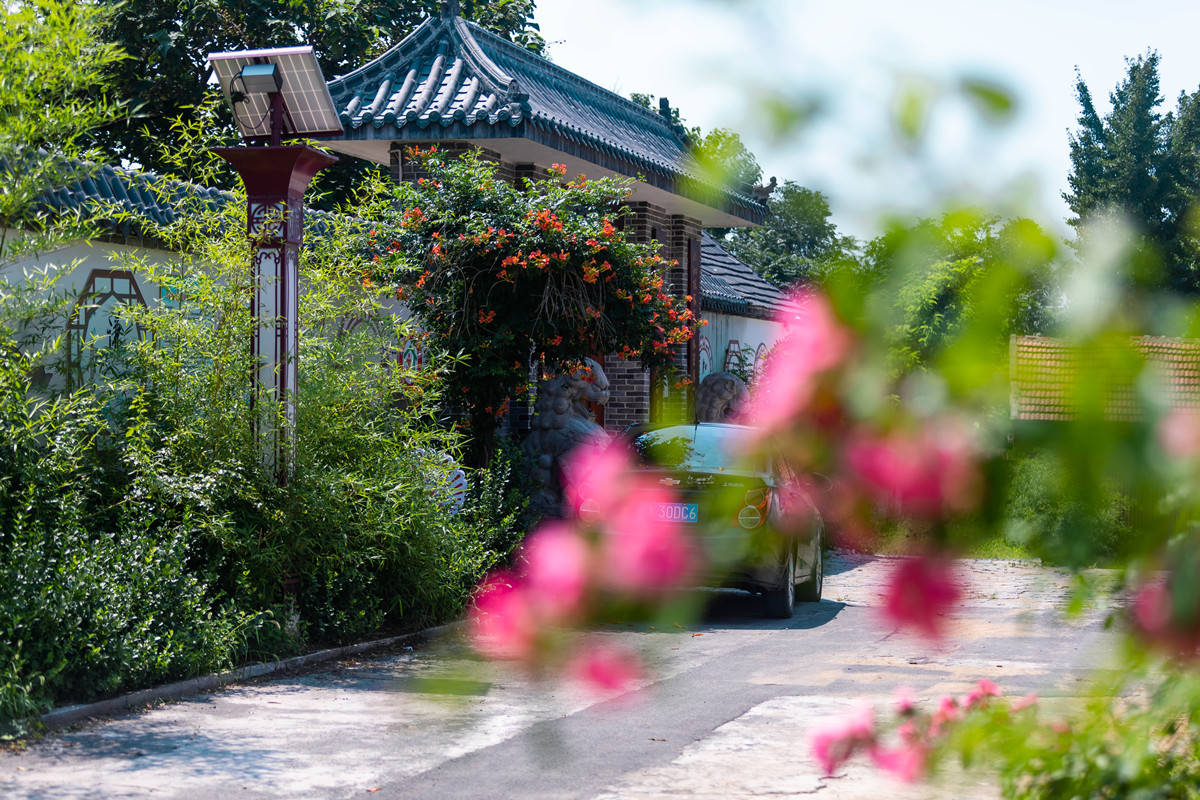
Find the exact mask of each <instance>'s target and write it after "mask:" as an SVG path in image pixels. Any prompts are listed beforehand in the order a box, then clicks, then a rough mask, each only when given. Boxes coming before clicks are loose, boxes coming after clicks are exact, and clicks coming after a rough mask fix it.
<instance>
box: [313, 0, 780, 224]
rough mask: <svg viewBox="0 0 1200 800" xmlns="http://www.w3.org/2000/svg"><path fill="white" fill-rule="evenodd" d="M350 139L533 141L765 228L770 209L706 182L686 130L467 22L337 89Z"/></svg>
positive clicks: (433, 22)
mask: <svg viewBox="0 0 1200 800" xmlns="http://www.w3.org/2000/svg"><path fill="white" fill-rule="evenodd" d="M329 92H330V95H331V96H332V97H333V101H334V105H335V107H336V108H338V109H339V113H340V115H341V120H342V125H343V126H344V128H345V134H344V136H342V137H340V138H342V139H346V140H376V139H379V140H387V141H428V140H431V139H487V138H520V137H523V138H527V139H531V140H533V141H536V142H539V143H541V144H544V145H547V146H549V147H552V148H554V149H556V150H559V151H560V152H564V153H570V154H572V155H576V156H579V157H580V158H584V159H586V160H589V161H591V162H592V163H596V164H599V165H600V166H602V167H605V168H608V169H612V170H613V171H615V172H618V173H620V174H623V175H628V176H630V177H639V176H640V177H643V178H644V179H645V180H647V181H648V182H650V183H653V184H655V185H658V186H660V187H661V188H666V189H670V190H672V191H677V192H679V193H681V194H689V195H692V196H693V198H694V199H697V200H700V201H701V202H705V203H706V204H708V205H717V206H721V207H724V208H726V209H727V210H728V211H730V213H733V214H736V215H737V216H739V217H741V218H743V219H746V220H748V221H751V222H761V221H762V218H763V216H764V215H765V206H764V205H763V204H762V203H761V202H759V201H758V200H756V199H755V198H753V197H751V196H749V195H747V194H743V193H741V192H736V191H730V190H727V189H721V188H718V187H713V186H708V185H706V184H704V183H703V182H702V181H701V180H700V179H699V178H698V177H697V176H696V175H695V174H693V173H692V172H690V171H689V169H688V167H687V163H688V154H687V146H686V142H685V140H684V134H683V131H682V129H681V128H679V127H678V126H675V125H673V124H672V123H671V122H670V121H669V120H668V119H666V118H665V117H664V116H663V115H661V114H658V113H655V112H654V111H651V110H650V109H647V108H643V107H642V106H639V105H638V104H637V103H634V102H633V101H631V100H628V99H626V98H624V97H621V96H620V95H618V94H616V93H614V92H610V91H608V90H607V89H603V88H601V87H600V86H597V85H596V84H594V83H591V82H590V81H587V80H584V79H583V78H581V77H579V76H578V75H576V74H574V73H572V72H569V71H567V70H565V69H563V68H562V67H559V66H557V65H556V64H554V63H552V62H550V61H548V60H546V59H545V58H542V57H541V56H539V55H537V54H535V53H531V52H530V51H528V50H526V49H525V48H523V47H520V46H518V45H516V44H513V43H512V42H509V41H507V40H505V39H502V38H500V37H499V36H496V35H494V34H492V33H489V32H488V31H485V30H484V29H483V28H480V27H479V26H477V25H475V24H473V23H469V22H467V21H465V20H463V19H461V18H459V17H434V18H430V19H428V20H426V21H425V22H424V23H422V24H421V25H420V27H418V28H417V29H416V30H415V31H413V32H412V33H411V34H409V35H408V36H407V37H405V38H404V40H403V41H401V42H400V43H399V44H397V45H396V46H395V47H393V48H391V49H390V50H388V51H387V52H385V53H384V54H382V55H381V56H379V57H378V58H376V59H375V60H374V61H372V62H370V63H369V64H366V65H365V66H363V67H361V68H359V69H357V70H355V71H354V72H351V73H349V74H347V75H344V76H342V77H339V78H336V79H335V80H332V81H330V82H329Z"/></svg>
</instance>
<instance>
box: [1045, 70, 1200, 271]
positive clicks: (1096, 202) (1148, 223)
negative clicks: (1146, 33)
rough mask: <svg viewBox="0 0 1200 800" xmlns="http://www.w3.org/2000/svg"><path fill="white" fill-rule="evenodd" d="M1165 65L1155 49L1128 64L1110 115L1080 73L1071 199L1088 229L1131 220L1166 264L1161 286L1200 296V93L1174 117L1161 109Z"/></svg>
mask: <svg viewBox="0 0 1200 800" xmlns="http://www.w3.org/2000/svg"><path fill="white" fill-rule="evenodd" d="M1158 64H1159V57H1158V54H1157V53H1155V52H1149V53H1147V54H1146V55H1144V56H1138V57H1137V58H1134V59H1126V66H1127V70H1126V74H1125V77H1124V79H1123V80H1122V81H1121V82H1120V83H1119V84H1117V86H1116V88H1115V89H1113V91H1112V93H1111V94H1110V95H1109V101H1110V103H1111V106H1112V108H1111V109H1110V110H1109V112H1108V114H1106V115H1105V116H1103V117H1101V116H1100V114H1099V113H1097V111H1096V107H1095V104H1094V103H1093V101H1092V95H1091V92H1090V91H1089V89H1088V87H1087V84H1086V83H1085V82H1084V80H1083V77H1082V76H1080V75H1078V73H1077V75H1076V83H1075V90H1076V96H1077V97H1078V100H1079V106H1080V113H1079V118H1078V122H1079V127H1078V129H1077V130H1076V131H1075V132H1073V133H1072V134H1071V136H1070V145H1071V174H1070V175H1069V176H1068V185H1069V187H1070V191H1068V192H1064V193H1063V198H1064V199H1065V200H1066V201H1067V205H1068V206H1069V207H1070V209H1071V212H1072V214H1073V216H1072V218H1071V219H1070V224H1071V225H1073V226H1075V227H1077V228H1079V229H1081V230H1082V229H1083V227H1084V225H1085V223H1086V222H1087V220H1088V219H1089V218H1091V217H1092V216H1094V215H1096V214H1100V213H1105V212H1109V211H1116V212H1120V213H1122V214H1123V215H1125V216H1126V217H1127V218H1128V219H1129V220H1130V221H1131V222H1132V223H1133V224H1134V226H1135V227H1136V229H1137V231H1138V233H1139V234H1140V235H1141V236H1142V237H1143V242H1144V244H1146V245H1147V246H1148V247H1150V248H1152V249H1153V250H1156V251H1157V253H1158V255H1159V256H1160V257H1161V259H1162V263H1163V268H1164V269H1163V271H1162V272H1161V273H1160V275H1159V277H1158V278H1157V279H1156V282H1158V283H1161V284H1164V285H1166V286H1168V287H1169V288H1172V289H1175V290H1177V291H1184V292H1188V293H1193V294H1194V293H1200V271H1198V258H1197V256H1198V255H1200V252H1198V250H1197V248H1196V244H1195V241H1194V237H1193V236H1191V235H1190V234H1189V233H1188V211H1189V210H1190V209H1191V208H1192V206H1193V205H1194V204H1195V203H1196V201H1197V189H1198V187H1200V176H1198V175H1197V168H1198V167H1200V91H1197V92H1195V93H1193V94H1190V95H1189V94H1187V93H1181V94H1180V96H1179V99H1178V104H1177V108H1176V111H1175V112H1174V113H1171V112H1169V111H1166V112H1164V111H1162V110H1160V106H1161V105H1162V102H1163V98H1162V95H1161V94H1160V90H1159V78H1158Z"/></svg>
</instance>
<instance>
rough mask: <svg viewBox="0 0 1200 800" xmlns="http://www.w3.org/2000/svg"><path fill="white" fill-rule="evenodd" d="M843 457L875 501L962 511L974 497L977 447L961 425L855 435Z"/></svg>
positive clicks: (926, 511)
mask: <svg viewBox="0 0 1200 800" xmlns="http://www.w3.org/2000/svg"><path fill="white" fill-rule="evenodd" d="M844 455H845V459H846V464H847V466H848V467H849V469H850V471H851V472H852V473H853V474H854V475H855V476H856V477H857V478H858V480H859V481H861V482H862V483H863V484H864V486H865V487H866V489H867V491H868V492H869V493H870V494H871V495H873V496H874V498H875V500H876V502H878V503H881V504H885V505H886V504H892V503H894V504H896V505H898V506H899V507H900V509H901V510H903V511H905V512H908V513H912V514H921V515H930V516H933V515H938V514H943V513H946V512H948V511H965V510H967V509H969V508H971V507H972V506H973V505H974V504H975V502H976V501H977V499H978V495H979V483H980V478H979V469H978V466H977V465H976V449H975V445H974V440H973V437H972V436H971V435H970V432H969V431H968V429H967V428H966V426H965V425H962V424H958V423H955V422H941V423H938V424H936V425H930V426H928V427H926V428H925V429H924V430H922V431H920V432H918V433H915V434H914V433H906V432H900V431H897V432H894V433H891V434H888V435H886V436H876V435H874V434H860V435H858V436H856V437H854V438H853V439H852V440H851V441H850V443H849V444H848V445H847V446H846V449H845V453H844Z"/></svg>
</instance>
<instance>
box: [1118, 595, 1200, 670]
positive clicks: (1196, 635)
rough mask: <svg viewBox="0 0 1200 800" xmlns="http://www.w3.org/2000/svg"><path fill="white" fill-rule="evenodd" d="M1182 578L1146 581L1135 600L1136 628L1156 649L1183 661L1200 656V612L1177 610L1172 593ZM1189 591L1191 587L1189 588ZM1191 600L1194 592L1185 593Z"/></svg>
mask: <svg viewBox="0 0 1200 800" xmlns="http://www.w3.org/2000/svg"><path fill="white" fill-rule="evenodd" d="M1182 578H1183V576H1182V575H1178V574H1172V575H1170V576H1168V577H1167V578H1165V579H1156V580H1151V581H1147V582H1146V583H1144V584H1143V585H1142V586H1141V588H1139V589H1138V591H1137V593H1136V594H1134V597H1133V606H1132V609H1131V611H1132V617H1133V628H1134V630H1135V631H1136V632H1137V634H1138V635H1139V636H1141V638H1142V639H1143V640H1145V641H1146V642H1147V643H1148V644H1150V645H1151V646H1153V647H1154V648H1156V649H1158V650H1160V651H1162V652H1164V653H1167V654H1169V655H1171V656H1174V657H1176V658H1180V659H1195V658H1196V657H1197V656H1198V655H1200V608H1197V607H1195V603H1194V602H1193V603H1192V604H1191V606H1192V607H1191V608H1188V607H1186V606H1184V607H1180V606H1177V605H1176V603H1175V600H1174V598H1173V594H1172V590H1173V588H1174V585H1175V582H1176V581H1178V580H1180V579H1182ZM1189 588H1190V587H1189ZM1184 595H1185V596H1188V597H1190V596H1192V592H1190V591H1188V592H1186V593H1184Z"/></svg>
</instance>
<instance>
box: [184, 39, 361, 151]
mask: <svg viewBox="0 0 1200 800" xmlns="http://www.w3.org/2000/svg"><path fill="white" fill-rule="evenodd" d="M208 62H209V63H210V64H212V66H213V70H214V71H215V72H216V75H217V80H219V81H220V82H221V91H223V92H224V93H225V99H226V100H227V101H228V102H229V104H230V106H231V107H232V108H233V117H234V121H235V122H236V123H237V126H238V131H239V132H240V133H241V134H242V138H244V139H252V138H258V137H264V136H270V135H271V100H270V97H269V95H266V94H262V93H249V92H246V91H245V89H244V88H243V87H242V85H241V80H242V79H241V73H242V68H243V67H245V66H247V65H248V64H275V65H276V66H277V68H278V70H279V73H280V75H281V77H282V79H283V86H282V88H281V89H280V93H281V94H282V95H283V108H284V113H283V132H284V133H285V134H292V135H295V136H336V135H339V134H341V133H342V121H341V119H339V118H338V114H337V110H336V109H335V108H334V106H333V98H332V97H330V96H329V88H328V87H327V86H326V85H325V76H324V75H323V74H322V73H321V66H320V65H319V64H318V63H317V59H316V56H314V55H313V49H312V47H311V46H309V45H304V46H302V47H277V48H272V49H269V50H238V51H236V52H232V53H209V54H208Z"/></svg>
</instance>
